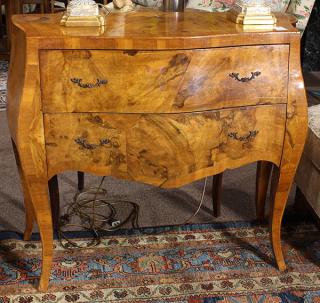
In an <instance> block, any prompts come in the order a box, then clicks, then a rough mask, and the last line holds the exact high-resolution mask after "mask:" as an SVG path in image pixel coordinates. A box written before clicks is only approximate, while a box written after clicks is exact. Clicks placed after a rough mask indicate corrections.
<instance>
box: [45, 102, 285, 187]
mask: <svg viewBox="0 0 320 303" xmlns="http://www.w3.org/2000/svg"><path fill="white" fill-rule="evenodd" d="M285 113H286V106H285V105H283V104H278V105H263V106H257V107H255V106H251V107H244V108H238V109H228V110H218V111H207V112H198V113H182V114H93V113H92V114H90V113H83V114H45V115H44V118H45V119H44V122H45V138H46V150H47V163H48V174H49V176H53V175H55V174H57V173H59V172H61V171H63V170H69V169H70V170H80V171H87V172H92V173H96V174H101V175H113V176H115V177H120V178H125V179H130V180H135V181H140V182H144V183H148V184H153V185H157V186H163V187H175V186H180V185H183V184H187V183H189V182H191V181H193V180H196V179H200V178H202V177H204V176H209V175H212V174H215V173H219V172H221V171H223V170H224V169H227V168H235V167H239V166H241V165H244V164H247V163H251V162H254V161H257V160H268V161H271V162H273V163H275V164H279V163H280V157H281V151H282V144H283V137H284V129H285Z"/></svg>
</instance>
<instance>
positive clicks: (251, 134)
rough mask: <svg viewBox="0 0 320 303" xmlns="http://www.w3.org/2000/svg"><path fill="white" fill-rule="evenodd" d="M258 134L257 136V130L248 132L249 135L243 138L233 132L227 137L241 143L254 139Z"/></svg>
mask: <svg viewBox="0 0 320 303" xmlns="http://www.w3.org/2000/svg"><path fill="white" fill-rule="evenodd" d="M258 134H259V131H258V130H250V131H249V134H247V135H245V136H239V135H238V133H237V132H234V133H229V134H228V137H229V138H232V139H234V140H237V141H241V142H243V141H250V140H251V139H253V138H255V137H256V136H257V135H258Z"/></svg>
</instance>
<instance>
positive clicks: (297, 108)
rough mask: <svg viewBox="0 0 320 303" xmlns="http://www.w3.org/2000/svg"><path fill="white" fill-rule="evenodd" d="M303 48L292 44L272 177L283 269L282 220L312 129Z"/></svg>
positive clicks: (275, 235)
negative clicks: (280, 147) (279, 144)
mask: <svg viewBox="0 0 320 303" xmlns="http://www.w3.org/2000/svg"><path fill="white" fill-rule="evenodd" d="M299 49H300V43H299V39H298V38H295V39H294V40H293V41H292V43H291V44H290V59H289V75H290V78H289V90H288V105H287V119H286V126H285V136H284V143H283V152H282V158H281V162H280V166H279V167H275V166H274V168H273V173H272V180H271V194H272V196H271V197H272V200H271V201H272V202H273V205H272V207H271V216H270V231H271V235H270V236H271V241H272V247H273V252H274V255H275V259H276V262H277V265H278V267H279V269H280V270H285V269H286V264H285V261H284V258H283V253H282V249H281V238H280V236H281V235H280V234H281V221H282V217H283V213H284V210H285V207H286V203H287V199H288V195H289V191H290V188H291V185H292V183H293V180H294V176H295V173H296V170H297V166H298V164H299V161H300V157H301V154H302V151H303V147H304V143H305V139H306V134H307V129H308V118H307V102H306V101H307V99H306V94H305V89H304V84H303V79H302V73H301V67H300V57H299Z"/></svg>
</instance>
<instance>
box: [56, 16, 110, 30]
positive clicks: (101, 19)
mask: <svg viewBox="0 0 320 303" xmlns="http://www.w3.org/2000/svg"><path fill="white" fill-rule="evenodd" d="M105 17H106V16H105V15H104V14H103V15H102V14H100V15H98V16H70V15H68V14H64V15H63V17H62V19H61V21H60V24H61V25H64V26H69V27H75V26H104V25H105Z"/></svg>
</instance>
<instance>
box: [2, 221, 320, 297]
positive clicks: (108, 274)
mask: <svg viewBox="0 0 320 303" xmlns="http://www.w3.org/2000/svg"><path fill="white" fill-rule="evenodd" d="M0 235H2V238H3V239H2V240H1V241H0V249H1V250H0V302H1V303H7V302H18V303H32V302H130V303H133V302H149V303H151V302H152V303H160V302H161V303H163V302H175V303H178V302H179V303H200V302H201V303H214V302H217V303H240V302H241V303H245V302H246V303H289V302H297V303H298V302H299V303H300V302H301V303H302V302H306V303H319V302H320V268H319V264H320V232H319V231H318V230H317V229H316V227H315V226H313V225H311V224H300V225H296V226H294V225H287V226H286V227H284V229H283V247H284V252H285V256H286V260H287V264H288V270H287V271H286V272H283V273H280V272H279V271H278V270H277V269H276V268H275V267H274V260H273V254H272V250H271V246H270V241H269V233H268V230H267V228H266V227H265V226H263V227H261V226H259V225H255V224H249V223H224V224H210V225H208V224H207V225H186V226H183V227H162V228H154V229H143V230H127V231H122V232H118V233H116V234H113V235H107V236H104V237H103V239H102V242H101V244H100V245H99V246H97V247H95V248H90V249H83V250H72V251H68V250H64V249H62V248H61V246H60V245H59V242H58V241H56V242H55V255H54V264H53V270H52V276H51V282H50V287H49V290H48V292H46V293H39V292H38V291H37V290H36V288H35V285H36V283H37V279H38V277H39V274H40V268H41V262H40V252H41V245H40V243H39V241H36V240H35V241H31V242H24V241H22V240H19V239H17V238H16V239H9V240H8V236H9V235H8V234H0ZM12 236H13V235H11V238H12ZM76 241H79V242H81V241H83V240H82V239H81V238H79V239H77V240H76Z"/></svg>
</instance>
